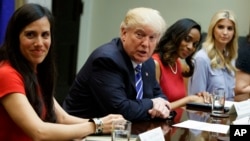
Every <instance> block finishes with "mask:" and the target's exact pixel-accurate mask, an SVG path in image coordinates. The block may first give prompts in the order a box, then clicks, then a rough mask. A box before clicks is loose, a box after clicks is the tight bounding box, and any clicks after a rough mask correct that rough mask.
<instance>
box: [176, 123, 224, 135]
mask: <svg viewBox="0 0 250 141" xmlns="http://www.w3.org/2000/svg"><path fill="white" fill-rule="evenodd" d="M173 126H175V127H181V128H189V129H197V130H203V131H210V132H217V133H223V134H227V132H228V130H229V125H223V124H215V123H206V122H200V121H195V120H186V121H184V122H181V123H177V124H174V125H173Z"/></svg>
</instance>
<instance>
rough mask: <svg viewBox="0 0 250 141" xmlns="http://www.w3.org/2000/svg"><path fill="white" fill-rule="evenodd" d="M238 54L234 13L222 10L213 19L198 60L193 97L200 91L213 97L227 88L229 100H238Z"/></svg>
mask: <svg viewBox="0 0 250 141" xmlns="http://www.w3.org/2000/svg"><path fill="white" fill-rule="evenodd" d="M237 50H238V29H237V22H236V19H235V16H234V14H233V12H232V11H230V10H221V11H218V12H217V13H215V14H214V16H213V17H212V19H211V22H210V25H209V28H208V33H207V37H206V40H205V41H204V43H203V44H202V49H201V50H199V51H198V52H197V53H196V54H195V56H194V64H195V70H194V74H193V76H192V77H191V78H190V79H189V85H188V91H189V94H195V93H197V92H200V91H207V92H209V93H212V91H213V89H214V88H223V89H224V90H225V93H226V100H234V87H235V80H234V79H235V76H234V71H235V67H234V65H233V63H234V60H235V58H236V57H237Z"/></svg>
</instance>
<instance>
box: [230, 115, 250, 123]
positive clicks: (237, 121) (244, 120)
mask: <svg viewBox="0 0 250 141" xmlns="http://www.w3.org/2000/svg"><path fill="white" fill-rule="evenodd" d="M249 121H250V117H248V116H247V117H243V118H239V119H236V120H235V121H233V124H234V125H250V123H249Z"/></svg>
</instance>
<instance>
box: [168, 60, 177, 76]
mask: <svg viewBox="0 0 250 141" xmlns="http://www.w3.org/2000/svg"><path fill="white" fill-rule="evenodd" d="M168 66H169V67H170V69H171V71H172V72H173V74H176V73H177V64H176V62H175V70H174V69H173V68H172V66H171V65H170V64H168Z"/></svg>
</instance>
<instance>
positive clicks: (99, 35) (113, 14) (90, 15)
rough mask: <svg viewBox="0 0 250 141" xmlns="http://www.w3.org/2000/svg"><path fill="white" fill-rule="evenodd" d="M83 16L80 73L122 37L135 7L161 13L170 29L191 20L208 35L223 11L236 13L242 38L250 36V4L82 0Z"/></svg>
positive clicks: (221, 0) (245, 1)
mask: <svg viewBox="0 0 250 141" xmlns="http://www.w3.org/2000/svg"><path fill="white" fill-rule="evenodd" d="M82 1H83V2H84V14H82V19H81V27H80V36H79V38H80V39H79V49H78V63H77V70H79V69H80V67H81V66H82V65H83V64H84V62H85V61H86V58H87V57H88V55H89V53H90V52H91V51H92V50H94V49H95V48H96V47H98V46H99V45H101V44H102V43H104V42H107V41H109V40H111V38H112V37H114V36H118V35H119V32H117V29H119V26H120V23H121V21H122V20H123V19H122V18H123V15H124V14H125V12H126V11H127V10H128V9H130V8H134V7H138V6H145V7H152V8H155V9H157V10H159V11H160V12H161V14H162V16H163V17H164V18H165V20H166V22H167V24H168V25H171V24H173V23H174V22H175V21H176V20H178V19H180V18H184V17H189V18H192V19H194V20H196V21H197V22H198V23H199V24H201V26H202V31H204V32H205V31H207V29H208V24H209V22H210V17H211V16H212V15H213V14H214V13H215V12H216V11H218V10H219V9H230V10H233V11H234V13H235V14H236V16H237V19H238V25H239V35H242V36H245V35H246V34H247V33H248V29H249V21H250V16H249V13H250V8H249V5H250V1H249V0H240V1H237V0H219V1H218V0H186V1H184V0H126V1H124V0H82Z"/></svg>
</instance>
